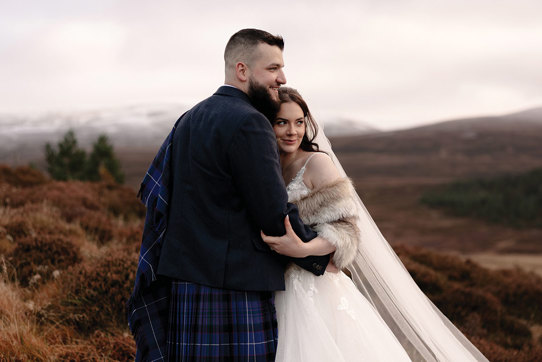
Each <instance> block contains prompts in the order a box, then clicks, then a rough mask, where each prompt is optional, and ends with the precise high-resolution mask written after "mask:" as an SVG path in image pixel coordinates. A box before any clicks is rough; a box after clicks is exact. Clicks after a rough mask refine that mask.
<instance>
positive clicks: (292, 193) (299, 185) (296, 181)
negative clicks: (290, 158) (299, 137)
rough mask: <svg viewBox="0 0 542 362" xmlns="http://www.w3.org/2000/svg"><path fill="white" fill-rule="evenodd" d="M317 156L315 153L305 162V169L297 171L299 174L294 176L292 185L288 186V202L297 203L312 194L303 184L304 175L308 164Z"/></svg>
mask: <svg viewBox="0 0 542 362" xmlns="http://www.w3.org/2000/svg"><path fill="white" fill-rule="evenodd" d="M315 154H316V153H313V154H312V155H310V156H309V157H308V158H307V161H305V164H304V165H303V167H301V169H300V170H299V171H297V174H296V175H295V176H294V178H293V179H292V181H290V183H289V184H288V185H287V186H286V192H287V193H288V202H294V201H297V200H299V199H301V198H302V197H303V196H305V195H307V194H308V193H310V192H311V190H310V189H309V188H308V187H307V185H305V183H304V182H303V175H304V174H305V170H306V168H307V164H308V163H309V161H310V159H311V158H312V157H313V156H314V155H315Z"/></svg>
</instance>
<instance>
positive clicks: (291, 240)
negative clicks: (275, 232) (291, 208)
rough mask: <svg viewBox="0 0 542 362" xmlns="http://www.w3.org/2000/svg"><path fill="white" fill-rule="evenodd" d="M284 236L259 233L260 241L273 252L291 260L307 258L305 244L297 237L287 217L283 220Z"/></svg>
mask: <svg viewBox="0 0 542 362" xmlns="http://www.w3.org/2000/svg"><path fill="white" fill-rule="evenodd" d="M284 228H285V229H286V234H284V235H283V236H267V235H265V234H264V233H263V231H260V233H261V236H262V239H263V241H264V242H265V243H267V245H269V247H270V248H271V249H272V250H274V251H275V252H277V253H279V254H282V255H286V256H289V257H292V258H304V257H306V256H308V255H309V254H308V253H307V250H306V248H305V243H304V242H303V241H302V240H301V239H300V238H299V237H298V236H297V234H296V233H295V231H294V229H293V228H292V225H291V224H290V218H289V217H288V215H286V217H285V218H284Z"/></svg>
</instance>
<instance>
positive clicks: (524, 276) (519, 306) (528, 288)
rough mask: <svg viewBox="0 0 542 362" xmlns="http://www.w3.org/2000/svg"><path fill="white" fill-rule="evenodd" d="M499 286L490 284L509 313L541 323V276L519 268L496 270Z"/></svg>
mask: <svg viewBox="0 0 542 362" xmlns="http://www.w3.org/2000/svg"><path fill="white" fill-rule="evenodd" d="M496 274H497V275H498V276H500V277H501V278H502V283H501V284H500V287H497V286H491V289H492V291H493V293H494V294H495V295H497V296H498V297H499V298H500V300H501V302H502V303H503V305H505V306H506V307H507V309H508V310H509V312H510V314H512V315H515V316H517V317H520V318H524V319H527V320H532V321H534V322H536V323H538V324H542V278H540V277H539V276H538V275H536V274H534V273H528V272H525V271H522V270H520V269H515V270H500V271H498V272H496Z"/></svg>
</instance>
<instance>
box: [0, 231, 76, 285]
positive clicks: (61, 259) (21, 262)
mask: <svg viewBox="0 0 542 362" xmlns="http://www.w3.org/2000/svg"><path fill="white" fill-rule="evenodd" d="M8 259H9V261H10V262H11V263H12V264H13V266H14V267H15V270H16V271H17V278H18V280H19V282H20V283H21V284H22V285H23V286H27V285H29V282H30V281H31V280H32V278H34V280H36V279H41V280H48V279H50V278H51V276H52V274H53V272H54V271H55V270H62V269H66V268H67V267H69V266H72V265H74V264H76V263H78V262H80V261H81V257H80V255H79V249H78V248H77V247H76V246H75V245H74V244H73V243H72V242H70V241H69V240H67V239H65V238H63V237H61V236H50V235H37V236H35V237H30V236H29V237H24V238H21V239H20V240H18V241H17V246H16V247H15V249H14V250H13V251H12V252H11V254H10V255H9V258H8ZM38 274H39V276H40V277H39V278H37V277H35V276H36V275H38Z"/></svg>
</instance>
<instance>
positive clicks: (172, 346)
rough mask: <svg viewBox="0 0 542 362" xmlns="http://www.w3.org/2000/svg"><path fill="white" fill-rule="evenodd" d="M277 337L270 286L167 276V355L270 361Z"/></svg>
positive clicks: (181, 358) (187, 358) (188, 358)
mask: <svg viewBox="0 0 542 362" xmlns="http://www.w3.org/2000/svg"><path fill="white" fill-rule="evenodd" d="M277 342H278V341H277V319H276V313H275V305H274V299H273V293H272V292H246V291H235V290H224V289H219V288H212V287H208V286H203V285H199V284H195V283H189V282H183V281H173V282H172V285H171V304H170V318H169V332H168V339H167V347H168V352H167V354H168V357H169V359H170V360H172V361H241V360H242V361H274V359H275V352H276V347H277Z"/></svg>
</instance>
